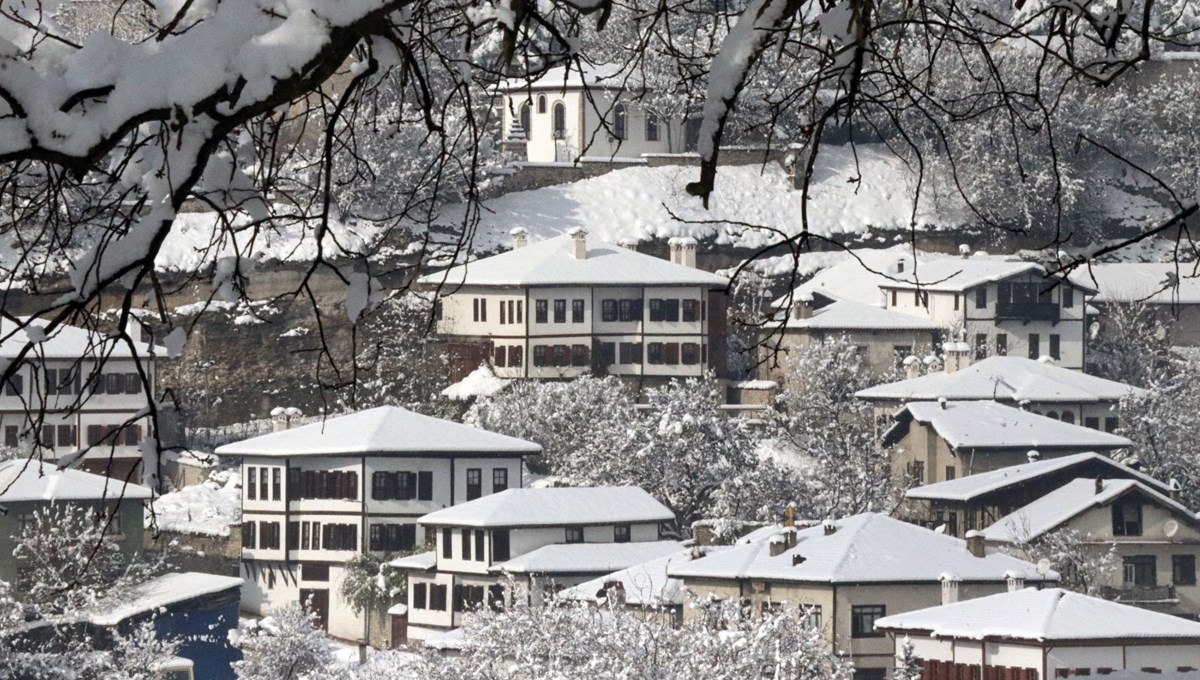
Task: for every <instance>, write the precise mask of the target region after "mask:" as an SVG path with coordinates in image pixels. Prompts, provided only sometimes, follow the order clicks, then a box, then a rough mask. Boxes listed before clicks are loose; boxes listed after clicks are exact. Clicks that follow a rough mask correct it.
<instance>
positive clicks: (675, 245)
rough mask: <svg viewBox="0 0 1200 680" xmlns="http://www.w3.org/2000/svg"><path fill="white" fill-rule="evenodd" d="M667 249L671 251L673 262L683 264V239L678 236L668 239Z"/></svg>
mask: <svg viewBox="0 0 1200 680" xmlns="http://www.w3.org/2000/svg"><path fill="white" fill-rule="evenodd" d="M667 249H668V250H669V251H670V253H671V264H683V239H681V238H679V237H678V236H672V237H671V238H669V239H667Z"/></svg>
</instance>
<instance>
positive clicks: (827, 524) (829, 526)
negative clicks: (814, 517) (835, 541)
mask: <svg viewBox="0 0 1200 680" xmlns="http://www.w3.org/2000/svg"><path fill="white" fill-rule="evenodd" d="M821 528H822V529H824V530H825V535H826V536H832V535H833V534H835V533H837V529H838V528H837V524H834V522H833V520H831V519H827V520H825V521H824V522H821Z"/></svg>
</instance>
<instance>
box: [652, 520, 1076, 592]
mask: <svg viewBox="0 0 1200 680" xmlns="http://www.w3.org/2000/svg"><path fill="white" fill-rule="evenodd" d="M825 524H829V523H825ZM832 525H833V526H834V527H836V530H835V531H833V533H826V529H825V526H824V525H818V526H815V527H811V528H808V529H801V530H799V531H797V532H796V545H795V547H793V548H788V549H786V550H784V551H783V552H782V553H780V554H779V555H776V556H774V557H772V556H771V544H772V543H774V542H776V541H780V540H783V538H782V536H780V537H778V538H773V539H771V540H767V541H759V542H756V543H750V544H747V545H736V546H734V547H732V548H730V549H728V550H724V551H721V552H719V553H716V554H714V555H710V556H708V557H703V558H701V559H698V560H693V561H691V562H687V563H685V564H678V565H672V566H670V567H669V568H668V569H667V573H668V574H669V575H670V576H673V577H679V578H684V579H687V578H715V579H765V580H771V581H798V582H808V583H898V582H909V583H917V582H930V583H937V582H938V581H939V579H940V577H941V575H942V574H944V573H946V572H953V573H955V574H957V575H958V577H959V578H960V579H961V580H962V581H964V582H994V581H1004V580H1005V579H1006V576H1005V574H1006V573H1010V572H1016V573H1020V574H1023V575H1024V576H1025V578H1026V579H1028V580H1047V579H1050V580H1054V579H1057V574H1053V573H1051V574H1049V575H1047V576H1042V575H1040V574H1038V572H1037V567H1036V566H1035V565H1033V564H1030V563H1029V562H1026V561H1024V560H1019V559H1017V558H1015V557H1012V556H1011V555H1006V554H1004V553H1002V552H999V551H997V550H995V549H988V550H987V554H986V555H985V556H984V557H975V556H974V555H972V554H971V553H970V552H968V551H967V546H966V542H965V541H963V540H961V539H958V538H954V537H953V536H947V535H945V534H941V533H938V532H936V531H932V530H930V529H926V528H924V527H919V526H917V525H915V524H909V523H907V522H902V521H900V520H898V519H893V518H891V517H887V516H885V515H881V514H878V513H872V512H867V513H863V514H860V515H854V516H853V517H847V518H845V519H840V520H835V521H833V522H832ZM781 531H783V530H781Z"/></svg>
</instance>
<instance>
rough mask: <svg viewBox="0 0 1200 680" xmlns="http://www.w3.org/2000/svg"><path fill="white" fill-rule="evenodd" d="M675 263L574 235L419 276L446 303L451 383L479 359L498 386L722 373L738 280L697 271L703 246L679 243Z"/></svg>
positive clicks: (521, 233)
mask: <svg viewBox="0 0 1200 680" xmlns="http://www.w3.org/2000/svg"><path fill="white" fill-rule="evenodd" d="M670 246H671V261H670V262H668V261H666V260H663V259H660V258H657V257H653V256H650V255H646V254H644V253H639V252H637V251H635V250H632V249H630V248H625V247H622V246H616V245H612V244H609V243H604V242H599V241H595V240H593V241H591V242H589V241H588V238H587V232H586V231H584V230H583V229H581V228H575V229H572V230H571V231H570V232H568V233H567V234H565V235H563V236H558V237H555V238H550V239H546V240H545V241H541V242H538V243H532V244H531V243H529V242H528V232H527V231H525V230H524V229H521V228H519V229H517V230H514V233H513V249H512V250H510V251H508V252H505V253H502V254H500V255H495V256H492V257H488V258H484V259H482V260H478V261H476V262H469V263H467V264H462V265H458V266H456V267H453V268H451V269H448V270H446V271H442V272H437V273H434V274H429V275H427V276H424V277H422V278H421V279H420V280H419V285H420V286H421V287H422V288H424V289H426V290H434V291H436V292H437V295H438V309H439V311H438V315H439V317H438V321H437V330H438V333H439V334H440V335H441V336H442V337H444V338H445V339H446V340H447V342H448V345H449V352H450V379H451V380H452V381H458V380H462V379H463V378H464V377H466V376H467V375H468V374H470V373H471V372H472V371H474V370H475V369H476V368H478V367H479V365H480V364H481V363H490V364H491V366H492V369H493V371H494V372H495V374H496V376H498V377H500V378H535V379H561V378H574V377H578V376H580V375H584V374H593V373H599V374H609V375H616V376H620V377H622V378H628V379H630V380H633V381H635V382H637V383H638V384H639V385H640V384H654V383H656V382H665V381H667V380H669V379H671V378H686V377H695V376H700V375H703V374H704V372H705V371H707V370H709V369H711V370H712V371H713V372H714V373H715V374H716V375H717V377H724V376H725V354H726V338H725V331H726V322H725V316H726V305H727V299H726V295H725V289H726V288H727V287H728V285H729V280H728V279H726V278H725V277H723V276H717V275H715V274H710V273H708V272H705V271H701V270H699V269H697V268H696V247H697V244H696V241H695V240H694V239H690V238H678V239H672V240H671V244H670Z"/></svg>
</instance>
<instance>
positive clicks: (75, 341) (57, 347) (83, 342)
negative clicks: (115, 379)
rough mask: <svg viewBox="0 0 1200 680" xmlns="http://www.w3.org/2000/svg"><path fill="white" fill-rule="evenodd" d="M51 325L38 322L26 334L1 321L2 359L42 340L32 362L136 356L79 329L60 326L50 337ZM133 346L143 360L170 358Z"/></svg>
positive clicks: (138, 344)
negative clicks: (155, 357) (147, 357)
mask: <svg viewBox="0 0 1200 680" xmlns="http://www.w3.org/2000/svg"><path fill="white" fill-rule="evenodd" d="M26 319H27V317H22V318H21V321H22V322H24V321H26ZM48 323H49V322H47V321H43V320H41V319H34V320H33V321H32V322H31V323H30V324H29V325H28V326H26V328H25V330H22V331H18V330H17V329H18V324H17V323H16V322H14V321H13V320H11V319H7V318H0V359H13V358H16V356H17V354H18V353H19V352H20V351H21V350H22V349H23V348H24V347H25V345H27V344H29V343H30V342H31V341H33V340H35V339H39V340H40V342H38V343H37V346H36V347H35V348H34V352H33V353H32V354H30V355H28V357H29V358H31V359H32V358H35V357H38V356H44V357H46V358H47V359H79V358H82V357H88V358H100V357H109V358H113V359H128V358H130V357H132V356H133V353H132V352H131V351H130V350H129V345H128V344H126V343H125V342H124V341H122V340H119V339H117V338H115V337H109V336H107V335H105V334H103V333H98V332H95V331H90V330H88V329H86V328H79V327H78V326H59V327H58V328H56V329H54V331H53V332H52V333H50V334H46V333H45V331H44V329H45V328H46V326H47V325H48ZM43 336H44V337H43ZM133 346H134V347H135V348H136V349H137V354H138V356H139V357H146V356H150V354H151V353H152V352H153V354H154V355H155V356H158V357H165V356H167V350H166V349H165V348H163V347H152V346H151V345H150V344H148V343H145V342H140V341H134V343H133Z"/></svg>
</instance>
